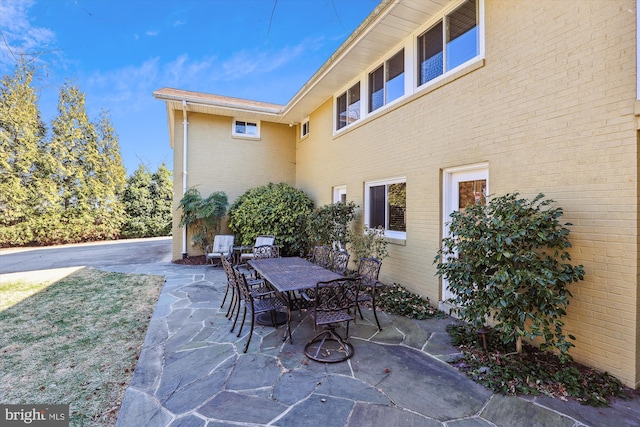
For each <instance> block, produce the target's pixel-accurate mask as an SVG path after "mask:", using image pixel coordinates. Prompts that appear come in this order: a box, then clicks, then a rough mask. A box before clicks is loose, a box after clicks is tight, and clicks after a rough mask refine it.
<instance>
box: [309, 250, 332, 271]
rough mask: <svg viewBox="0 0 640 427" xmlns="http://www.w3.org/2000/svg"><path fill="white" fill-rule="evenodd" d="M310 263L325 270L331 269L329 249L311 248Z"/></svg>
mask: <svg viewBox="0 0 640 427" xmlns="http://www.w3.org/2000/svg"><path fill="white" fill-rule="evenodd" d="M311 262H312V263H314V264H316V265H319V266H320V267H324V268H327V269H330V268H331V248H330V247H329V246H316V247H314V248H313V254H312V255H311Z"/></svg>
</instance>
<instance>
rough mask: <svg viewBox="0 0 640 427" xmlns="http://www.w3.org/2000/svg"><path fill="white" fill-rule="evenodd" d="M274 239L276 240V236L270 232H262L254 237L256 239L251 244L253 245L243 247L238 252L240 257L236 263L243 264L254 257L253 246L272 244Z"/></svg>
mask: <svg viewBox="0 0 640 427" xmlns="http://www.w3.org/2000/svg"><path fill="white" fill-rule="evenodd" d="M275 240H276V236H273V235H271V234H262V235H260V236H258V237H256V241H255V243H254V244H253V247H251V246H245V247H243V248H244V250H243V251H242V253H241V254H240V259H239V260H238V263H239V264H245V263H246V262H247V261H249V260H250V259H253V258H254V256H255V248H257V247H260V246H265V245H273V244H274V242H275Z"/></svg>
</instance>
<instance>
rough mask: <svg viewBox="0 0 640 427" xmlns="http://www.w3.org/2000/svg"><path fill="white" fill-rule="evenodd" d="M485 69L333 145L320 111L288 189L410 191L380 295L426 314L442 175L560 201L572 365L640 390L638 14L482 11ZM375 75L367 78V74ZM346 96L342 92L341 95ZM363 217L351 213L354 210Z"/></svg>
mask: <svg viewBox="0 0 640 427" xmlns="http://www.w3.org/2000/svg"><path fill="white" fill-rule="evenodd" d="M485 9H486V12H485V16H486V21H485V23H486V60H485V61H484V63H482V64H480V65H481V66H476V67H474V68H475V69H472V70H467V71H468V72H462V73H460V74H459V76H458V78H454V79H451V81H449V82H448V83H447V84H442V85H440V86H439V87H437V88H435V89H433V90H430V91H424V92H422V93H420V94H416V95H414V96H412V97H410V98H409V99H407V100H406V101H404V102H402V103H401V104H400V105H398V106H396V107H395V108H392V109H389V110H388V111H385V112H384V113H383V114H378V115H376V116H375V117H372V118H368V119H364V120H361V123H360V124H359V125H358V126H354V127H352V128H351V129H349V130H348V131H347V132H342V133H341V134H340V135H338V136H335V137H334V136H333V135H332V131H331V129H332V117H333V116H332V115H333V106H332V102H331V100H328V101H327V102H326V103H325V104H323V105H322V106H321V107H320V108H318V109H317V110H316V111H315V112H314V113H312V114H311V116H310V118H311V120H310V125H311V133H310V135H309V137H308V138H306V139H304V140H302V141H298V142H297V143H296V161H297V168H296V185H297V186H298V187H299V188H301V189H303V190H305V191H307V192H308V193H309V194H310V195H311V196H312V197H313V198H314V199H315V200H316V203H317V204H318V205H322V204H325V203H330V202H331V201H332V200H331V195H332V193H331V189H332V187H333V186H336V185H346V186H347V198H348V200H353V201H354V202H356V203H357V204H358V205H359V206H360V207H362V206H363V201H364V199H363V183H364V182H365V181H368V180H375V179H384V178H390V177H396V176H406V177H407V218H408V219H407V239H406V243H405V244H404V245H391V248H390V257H389V258H387V259H385V260H384V262H383V268H382V271H381V278H382V280H383V281H388V282H397V283H400V284H403V285H405V286H407V287H408V288H409V289H411V290H412V291H415V292H418V293H420V294H422V295H424V296H427V297H429V299H430V300H431V301H432V303H434V304H435V303H436V302H437V301H438V300H439V299H440V296H441V289H440V282H439V280H438V278H437V277H436V276H435V268H434V265H433V258H434V255H435V254H436V251H437V250H438V247H439V241H440V239H441V237H442V236H441V227H442V225H441V210H442V207H441V199H442V187H441V186H442V184H441V179H442V170H443V169H445V168H449V167H456V166H463V165H467V164H473V163H479V162H488V164H489V184H490V191H491V192H492V193H494V194H504V193H508V192H515V191H518V192H520V193H521V195H522V196H524V197H533V196H535V195H536V194H537V193H538V192H542V193H544V194H545V195H546V196H547V197H549V198H552V199H554V200H556V202H557V205H558V206H561V207H562V208H563V209H564V211H565V216H564V217H563V219H564V220H565V221H566V222H571V223H573V226H571V227H570V229H571V236H570V238H571V241H572V243H573V245H574V247H573V249H572V251H571V252H572V256H573V260H572V262H573V263H575V264H583V265H584V267H585V270H586V277H585V280H584V281H583V282H580V283H577V284H574V285H572V286H571V288H570V289H571V291H572V293H573V299H572V300H571V303H570V306H569V310H568V315H567V316H566V326H565V332H566V333H568V334H572V335H575V336H576V337H577V340H576V341H575V345H576V348H574V349H573V350H572V351H571V354H572V355H573V356H574V358H575V359H576V360H577V361H579V362H583V363H586V364H588V365H591V366H594V367H597V368H600V369H603V370H606V371H608V372H610V373H612V374H614V375H616V376H617V377H619V378H620V379H621V380H623V381H624V382H625V383H626V384H627V385H630V386H637V385H638V383H639V381H640V374H639V372H640V362H639V359H640V357H639V350H638V346H639V341H640V336H639V335H638V334H639V332H638V331H639V330H640V320H639V319H638V318H639V316H638V312H639V304H638V298H639V297H638V280H637V276H638V218H637V216H638V209H637V207H638V185H637V180H638V151H637V146H638V139H637V135H636V126H635V117H634V102H635V97H636V95H635V94H636V73H635V63H636V46H635V41H636V34H635V16H636V11H635V1H633V0H627V1H610V0H602V1H596V0H593V1H553V0H546V1H501V0H495V1H494V0H487V1H486V2H485ZM372 65H373V64H372ZM346 83H349V82H345V84H346ZM360 210H361V209H360Z"/></svg>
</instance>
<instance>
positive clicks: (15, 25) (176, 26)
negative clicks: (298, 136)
mask: <svg viewBox="0 0 640 427" xmlns="http://www.w3.org/2000/svg"><path fill="white" fill-rule="evenodd" d="M378 4H379V0H208V1H206V0H185V1H180V0H34V1H31V0H0V31H1V34H0V36H1V37H0V74H1V75H3V76H4V75H6V74H11V73H13V71H14V65H15V59H14V58H15V56H16V55H18V54H20V53H26V54H32V55H34V54H35V55H36V57H37V63H36V64H37V80H36V82H35V84H34V86H35V87H36V88H37V89H38V91H39V96H40V104H39V106H40V111H41V113H42V116H43V119H44V120H45V121H46V122H47V125H48V126H49V128H50V125H51V121H52V120H53V118H54V117H55V114H56V103H57V98H58V93H59V89H60V87H61V86H62V84H63V82H64V81H65V79H68V80H69V81H71V82H72V83H74V84H76V85H78V86H79V87H80V89H81V90H82V91H83V92H84V93H85V95H86V104H87V111H88V113H89V116H90V118H91V119H92V120H94V121H97V119H98V115H99V113H100V110H101V109H103V108H104V109H107V110H108V111H109V112H110V114H111V119H112V122H113V124H114V126H115V128H116V131H117V133H118V136H119V141H120V150H121V153H122V157H123V160H124V164H125V167H126V168H127V174H128V175H129V174H131V173H133V171H134V170H135V169H136V168H137V167H138V165H139V164H140V163H142V164H145V165H146V166H148V167H149V168H150V169H151V171H155V170H156V169H157V167H158V166H159V165H160V163H162V162H165V163H166V164H167V166H169V168H172V167H173V160H172V158H173V153H172V150H171V148H170V146H169V135H168V129H167V116H166V110H165V105H164V102H161V101H157V100H155V99H154V98H153V96H152V92H153V91H154V90H157V89H160V88H163V87H174V88H178V89H186V90H193V91H199V92H207V93H215V94H220V95H228V96H235V97H240V98H247V99H251V100H256V101H264V102H272V103H278V104H285V103H286V102H287V101H289V99H290V98H291V97H292V96H293V95H294V94H295V93H296V92H297V91H298V89H300V88H301V87H302V85H303V84H304V83H305V82H306V81H307V80H308V79H309V78H310V77H311V75H312V74H313V73H314V72H315V71H316V70H317V69H318V68H319V67H320V66H321V65H322V64H323V63H324V62H325V60H326V59H327V58H328V57H329V56H330V55H331V54H332V53H333V52H334V51H335V50H336V49H337V48H338V47H339V46H340V44H341V43H342V42H343V41H344V40H345V39H346V38H347V37H348V36H349V34H351V32H352V31H353V30H354V29H355V28H356V27H357V26H358V25H359V24H360V23H361V22H362V21H363V20H364V19H365V18H366V17H367V16H368V15H369V13H370V12H371V11H372V10H373V9H375V7H376V6H377V5H378Z"/></svg>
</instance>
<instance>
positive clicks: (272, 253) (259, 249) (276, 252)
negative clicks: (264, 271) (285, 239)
mask: <svg viewBox="0 0 640 427" xmlns="http://www.w3.org/2000/svg"><path fill="white" fill-rule="evenodd" d="M265 258H280V247H278V246H274V245H261V246H256V247H254V248H253V259H265Z"/></svg>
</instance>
